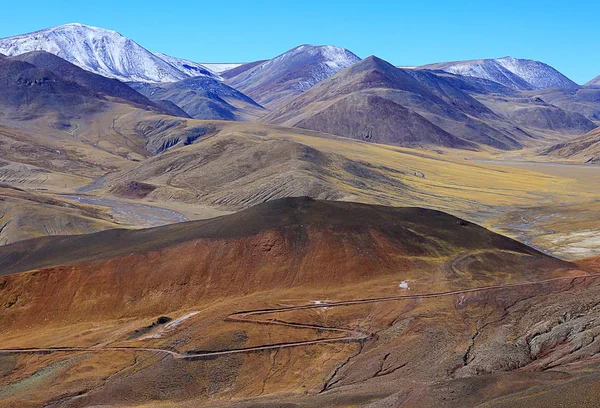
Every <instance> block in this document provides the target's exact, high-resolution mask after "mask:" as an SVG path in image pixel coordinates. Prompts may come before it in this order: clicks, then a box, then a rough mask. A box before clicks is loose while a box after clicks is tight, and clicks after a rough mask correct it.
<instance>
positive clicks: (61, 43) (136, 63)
mask: <svg viewBox="0 0 600 408" xmlns="http://www.w3.org/2000/svg"><path fill="white" fill-rule="evenodd" d="M30 51H47V52H49V53H52V54H55V55H57V56H59V57H61V58H63V59H65V60H67V61H69V62H71V63H73V64H75V65H77V66H79V67H81V68H83V69H85V70H88V71H91V72H94V73H96V74H100V75H103V76H106V77H109V78H117V79H120V80H123V81H140V82H176V81H180V80H182V79H186V78H189V77H190V76H191V75H190V74H189V73H188V72H184V71H182V70H181V69H179V68H177V66H174V65H172V64H170V63H169V62H168V61H165V60H164V59H163V58H161V57H159V56H157V55H155V54H153V53H151V52H150V51H148V50H146V49H145V48H143V47H141V46H140V45H139V44H137V43H136V42H134V41H133V40H130V39H129V38H126V37H124V36H122V35H121V34H119V33H117V32H116V31H112V30H107V29H104V28H98V27H92V26H87V25H84V24H80V23H70V24H65V25H61V26H58V27H52V28H47V29H45V30H40V31H35V32H33V33H29V34H22V35H17V36H14V37H8V38H3V39H0V53H2V54H6V55H9V56H13V55H20V54H24V53H26V52H30ZM207 74H208V75H209V76H210V75H211V73H210V72H208V70H207ZM199 75H205V74H199Z"/></svg>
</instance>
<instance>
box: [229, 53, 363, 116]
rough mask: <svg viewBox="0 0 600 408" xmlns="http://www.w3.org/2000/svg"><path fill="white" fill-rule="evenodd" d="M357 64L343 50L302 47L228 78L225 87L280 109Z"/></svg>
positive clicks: (352, 55)
mask: <svg viewBox="0 0 600 408" xmlns="http://www.w3.org/2000/svg"><path fill="white" fill-rule="evenodd" d="M358 61H360V58H359V57H358V56H356V55H355V54H354V53H352V52H351V51H349V50H347V49H345V48H340V47H335V46H332V45H310V44H303V45H299V46H297V47H295V48H292V49H291V50H288V51H286V52H284V53H283V54H280V55H278V56H276V57H275V58H273V59H270V60H267V61H264V62H262V63H260V64H257V65H255V66H252V67H251V68H249V69H246V70H244V71H242V72H241V73H240V74H239V75H236V76H234V77H231V78H229V84H230V85H231V86H233V87H234V88H236V89H239V90H241V91H242V92H244V93H245V94H247V95H249V96H250V97H252V98H253V99H254V100H255V101H257V102H259V103H260V104H262V105H271V107H273V106H280V105H281V104H283V103H285V102H287V101H289V100H291V99H292V98H293V97H294V96H297V95H299V94H301V93H302V92H304V91H306V90H308V89H309V88H311V87H312V86H314V85H315V84H317V83H318V82H321V81H322V80H324V79H326V78H329V77H330V76H331V75H333V74H335V73H337V72H339V71H341V70H342V69H344V68H347V67H349V66H351V65H353V64H355V63H357V62H358Z"/></svg>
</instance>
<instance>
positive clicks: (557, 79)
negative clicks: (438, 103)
mask: <svg viewBox="0 0 600 408" xmlns="http://www.w3.org/2000/svg"><path fill="white" fill-rule="evenodd" d="M420 68H422V69H439V70H442V71H446V72H449V73H451V74H457V75H463V76H470V77H475V78H481V79H487V80H490V81H494V82H497V83H499V84H502V85H504V86H507V87H509V88H512V89H516V90H533V89H545V88H575V87H577V86H578V85H577V84H576V83H575V82H573V81H571V80H570V79H569V78H567V77H566V76H565V75H563V74H561V73H560V72H559V71H558V70H556V69H555V68H553V67H551V66H550V65H548V64H545V63H543V62H540V61H535V60H529V59H523V58H515V57H511V56H506V57H502V58H489V59H477V60H466V61H453V62H441V63H436V64H429V65H425V66H422V67H420Z"/></svg>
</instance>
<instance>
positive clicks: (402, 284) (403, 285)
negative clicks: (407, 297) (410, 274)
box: [398, 281, 410, 289]
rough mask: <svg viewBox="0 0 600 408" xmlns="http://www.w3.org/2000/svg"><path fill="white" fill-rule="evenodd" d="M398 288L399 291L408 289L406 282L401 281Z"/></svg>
mask: <svg viewBox="0 0 600 408" xmlns="http://www.w3.org/2000/svg"><path fill="white" fill-rule="evenodd" d="M398 286H399V287H400V289H410V288H409V287H408V282H407V281H402V282H400V285H398Z"/></svg>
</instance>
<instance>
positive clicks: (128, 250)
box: [0, 197, 550, 281]
mask: <svg viewBox="0 0 600 408" xmlns="http://www.w3.org/2000/svg"><path fill="white" fill-rule="evenodd" d="M312 230H314V231H318V230H327V231H338V232H337V233H336V234H342V235H344V236H347V238H343V239H342V241H346V240H349V241H348V244H350V243H351V241H352V240H353V239H355V238H356V239H359V240H363V239H367V237H372V238H375V237H376V236H380V237H381V238H382V239H385V240H389V241H390V242H393V245H395V246H397V247H398V248H402V250H401V251H400V252H399V255H401V256H434V255H435V256H448V255H449V254H451V253H454V252H456V251H465V250H474V249H478V250H500V251H510V252H515V253H520V254H526V255H531V256H536V257H539V259H541V260H543V259H546V258H547V257H546V256H544V255H543V254H541V253H538V252H537V251H535V250H534V249H532V248H529V247H527V246H525V245H523V244H520V243H518V242H517V241H514V240H512V239H509V238H506V237H503V236H501V235H498V234H494V233H491V232H489V231H487V230H485V229H484V228H482V227H479V226H477V225H474V224H469V223H468V222H466V221H462V220H460V219H457V218H455V217H452V216H449V215H447V214H444V213H441V212H437V211H434V210H425V209H418V208H410V207H409V208H402V207H400V208H394V207H383V206H371V205H367V204H358V203H348V202H335V201H318V200H313V199H311V198H308V197H301V198H285V199H281V200H275V201H270V202H268V203H265V204H261V205H258V206H255V207H252V208H250V209H247V210H243V211H240V212H238V213H235V214H231V215H226V216H222V217H219V218H215V219H211V220H202V221H195V222H189V223H180V224H174V225H169V226H165V227H159V228H154V229H146V230H137V231H133V230H111V231H105V232H100V233H97V234H87V235H81V236H65V237H45V238H40V239H37V240H28V241H22V242H19V243H15V244H12V245H6V246H3V247H0V259H1V261H0V270H1V271H2V274H8V273H14V272H20V271H27V270H32V269H36V268H41V267H49V266H54V265H69V264H76V263H81V262H89V261H93V260H99V259H111V258H116V257H121V256H126V255H129V254H132V253H149V252H152V251H158V250H161V249H165V248H169V247H174V246H176V245H181V244H183V243H186V242H190V241H194V240H215V241H228V240H236V239H243V238H248V237H253V236H257V235H263V234H268V233H269V232H271V231H274V232H275V234H276V235H280V239H282V242H281V243H282V244H285V245H292V246H293V247H295V246H300V247H302V246H304V245H307V244H309V241H307V240H308V239H309V237H310V234H311V232H312ZM342 235H340V238H341V236H342ZM351 235H352V236H355V238H351V237H350V236H351ZM367 241H368V239H367ZM367 241H364V243H365V244H366V245H367V247H364V248H363V249H364V250H365V251H367V252H371V250H368V249H367V248H368V247H372V245H375V247H372V250H374V251H375V252H373V254H375V253H376V252H377V250H376V246H377V244H376V241H373V242H371V243H370V244H369V243H367ZM356 243H357V242H356ZM300 247H298V248H297V249H298V250H299V251H300V252H303V251H301V250H300V249H299V248H300ZM547 259H550V258H547ZM311 273H317V271H312V272H311ZM283 280H284V281H287V279H283ZM294 280H296V279H294Z"/></svg>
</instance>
